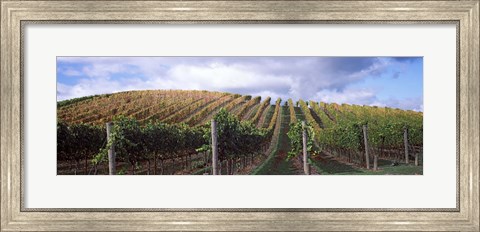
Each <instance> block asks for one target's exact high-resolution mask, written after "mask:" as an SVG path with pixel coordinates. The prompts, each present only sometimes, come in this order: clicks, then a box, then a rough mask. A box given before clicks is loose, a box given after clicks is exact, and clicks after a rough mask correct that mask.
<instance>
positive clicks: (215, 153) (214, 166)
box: [212, 119, 218, 175]
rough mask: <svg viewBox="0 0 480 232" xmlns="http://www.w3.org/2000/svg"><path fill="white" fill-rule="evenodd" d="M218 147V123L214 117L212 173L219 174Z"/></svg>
mask: <svg viewBox="0 0 480 232" xmlns="http://www.w3.org/2000/svg"><path fill="white" fill-rule="evenodd" d="M217 163H218V147H217V123H216V122H215V119H212V170H213V172H212V175H217V174H218V172H217V171H218V170H217Z"/></svg>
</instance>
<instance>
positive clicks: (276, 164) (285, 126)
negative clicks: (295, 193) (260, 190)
mask: <svg viewBox="0 0 480 232" xmlns="http://www.w3.org/2000/svg"><path fill="white" fill-rule="evenodd" d="M287 110H288V108H287V107H286V106H282V108H281V111H280V113H281V117H282V119H281V122H280V134H279V136H278V141H277V143H276V146H275V149H274V150H273V151H272V153H271V154H270V155H269V156H268V158H267V159H266V160H265V161H264V162H263V163H262V164H261V165H260V166H258V168H256V169H255V170H254V171H253V172H252V173H251V174H252V175H295V169H294V168H293V165H292V161H287V160H286V153H287V152H288V151H289V150H290V141H289V139H288V137H287V132H288V130H289V128H290V126H289V123H290V115H289V114H288V113H287Z"/></svg>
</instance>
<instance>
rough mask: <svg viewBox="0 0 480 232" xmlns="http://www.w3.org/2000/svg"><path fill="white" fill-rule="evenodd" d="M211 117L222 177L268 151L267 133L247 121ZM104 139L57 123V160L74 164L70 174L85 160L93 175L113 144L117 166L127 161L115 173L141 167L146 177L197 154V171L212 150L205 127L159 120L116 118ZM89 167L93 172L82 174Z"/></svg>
mask: <svg viewBox="0 0 480 232" xmlns="http://www.w3.org/2000/svg"><path fill="white" fill-rule="evenodd" d="M214 119H215V121H216V122H217V132H218V151H219V157H218V159H219V161H220V162H223V161H226V162H227V165H229V167H227V170H230V171H228V172H227V174H232V171H231V170H233V165H235V164H237V163H239V162H241V161H243V163H246V160H247V158H250V159H253V156H255V155H258V154H261V153H262V152H263V151H265V150H266V149H267V147H268V144H269V141H270V138H271V136H272V130H271V129H263V128H256V126H255V125H254V124H252V123H251V122H249V121H240V120H239V119H238V118H237V117H236V116H235V115H233V114H231V113H229V112H228V111H227V110H225V109H221V110H220V111H219V112H218V113H217V114H216V115H215V116H214ZM106 137H107V136H106V129H105V127H104V126H93V125H88V124H67V123H64V122H59V123H58V124H57V139H58V147H57V149H58V152H57V155H58V158H57V159H58V160H59V161H67V162H70V163H74V165H75V174H76V173H77V169H79V166H80V162H81V161H85V166H84V168H83V169H84V171H83V173H84V174H87V173H90V174H97V167H99V166H103V167H105V163H106V161H107V158H108V156H107V153H108V150H109V149H110V148H111V147H112V146H113V148H114V150H115V153H116V162H118V163H127V164H129V167H130V168H131V169H130V170H122V169H121V170H119V173H120V174H121V173H125V172H127V171H128V172H129V174H135V173H136V171H137V169H138V167H139V166H140V165H141V164H145V167H146V168H147V173H145V174H150V170H151V166H153V174H166V173H165V169H166V166H175V165H176V164H177V166H178V165H179V162H182V163H189V162H191V161H192V160H194V159H195V157H199V154H203V155H201V156H202V157H204V158H203V159H200V160H201V161H203V166H201V167H198V168H205V167H206V166H207V163H208V160H209V157H208V155H207V154H209V153H210V152H211V151H210V149H211V146H210V143H211V131H210V126H209V124H206V125H204V126H201V127H190V126H188V125H187V124H183V123H182V124H167V123H163V122H148V123H146V124H140V123H139V121H137V120H136V119H133V118H128V117H124V116H119V117H116V118H115V119H114V121H113V126H112V129H111V132H110V139H109V140H108V142H107V139H106ZM192 157H193V158H192ZM179 160H180V161H179ZM87 162H90V163H91V164H90V165H89V163H87ZM157 165H158V166H157ZM89 166H90V167H92V169H93V171H92V170H90V171H89V170H87V168H88V167H89ZM186 166H188V167H191V166H192V165H191V164H188V165H185V167H186ZM171 169H172V168H169V170H171ZM157 170H159V172H158V173H157ZM173 170H174V172H173V173H175V169H173ZM173 173H170V174H173Z"/></svg>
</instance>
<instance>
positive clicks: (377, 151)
mask: <svg viewBox="0 0 480 232" xmlns="http://www.w3.org/2000/svg"><path fill="white" fill-rule="evenodd" d="M57 117H58V123H57V174H59V175H108V174H109V173H110V174H112V172H113V174H117V175H121V174H124V175H134V174H136V175H212V174H215V175H247V174H257V175H290V174H319V175H324V174H355V175H356V174H409V175H414V174H423V169H422V166H423V164H422V161H423V159H422V158H423V157H422V155H423V114H422V113H421V112H414V111H405V110H400V109H393V108H382V107H371V106H358V105H348V104H342V105H339V104H335V103H323V102H315V101H304V100H299V101H298V102H294V101H293V100H292V99H288V100H286V101H282V99H275V102H272V99H271V98H270V97H267V98H266V99H262V98H261V97H259V96H249V95H239V94H230V93H221V92H208V91H182V90H148V91H129V92H121V93H115V94H106V95H96V96H89V97H82V98H77V99H71V100H65V101H60V102H58V103H57Z"/></svg>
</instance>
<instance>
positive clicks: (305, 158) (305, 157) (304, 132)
mask: <svg viewBox="0 0 480 232" xmlns="http://www.w3.org/2000/svg"><path fill="white" fill-rule="evenodd" d="M302 137H303V171H304V172H305V175H310V167H309V166H308V152H307V130H306V128H305V121H302Z"/></svg>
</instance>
